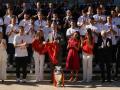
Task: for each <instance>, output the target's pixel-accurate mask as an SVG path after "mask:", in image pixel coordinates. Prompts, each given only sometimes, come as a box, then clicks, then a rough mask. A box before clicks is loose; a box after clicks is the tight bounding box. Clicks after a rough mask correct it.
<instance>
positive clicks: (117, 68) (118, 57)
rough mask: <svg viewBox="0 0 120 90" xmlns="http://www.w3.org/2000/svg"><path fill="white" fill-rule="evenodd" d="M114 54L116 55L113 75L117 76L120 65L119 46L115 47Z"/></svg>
mask: <svg viewBox="0 0 120 90" xmlns="http://www.w3.org/2000/svg"><path fill="white" fill-rule="evenodd" d="M116 56H117V57H116V67H115V70H116V71H115V77H118V73H119V66H120V46H118V47H117V53H116Z"/></svg>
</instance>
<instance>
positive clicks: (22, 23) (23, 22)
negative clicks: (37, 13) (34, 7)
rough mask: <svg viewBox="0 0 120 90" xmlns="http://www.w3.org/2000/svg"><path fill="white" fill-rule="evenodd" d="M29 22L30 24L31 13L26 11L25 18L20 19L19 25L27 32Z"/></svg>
mask: <svg viewBox="0 0 120 90" xmlns="http://www.w3.org/2000/svg"><path fill="white" fill-rule="evenodd" d="M29 24H30V14H29V13H28V12H25V13H24V19H23V20H21V21H20V23H19V26H23V27H24V29H25V32H27V31H29V28H30V27H29Z"/></svg>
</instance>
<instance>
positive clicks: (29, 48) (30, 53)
mask: <svg viewBox="0 0 120 90" xmlns="http://www.w3.org/2000/svg"><path fill="white" fill-rule="evenodd" d="M27 51H28V64H31V62H32V59H33V50H32V44H29V45H28V47H27Z"/></svg>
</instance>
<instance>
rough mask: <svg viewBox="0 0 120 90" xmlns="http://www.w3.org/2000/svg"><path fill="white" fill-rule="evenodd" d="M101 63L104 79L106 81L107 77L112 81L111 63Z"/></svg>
mask: <svg viewBox="0 0 120 90" xmlns="http://www.w3.org/2000/svg"><path fill="white" fill-rule="evenodd" d="M99 65H100V70H101V78H102V81H105V79H107V81H111V63H110V62H101V63H100V64H99ZM106 74H107V76H106Z"/></svg>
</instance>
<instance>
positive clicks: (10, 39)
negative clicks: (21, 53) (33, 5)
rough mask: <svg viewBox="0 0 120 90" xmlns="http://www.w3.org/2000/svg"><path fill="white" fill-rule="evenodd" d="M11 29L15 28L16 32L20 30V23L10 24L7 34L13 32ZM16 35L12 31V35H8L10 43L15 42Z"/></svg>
mask: <svg viewBox="0 0 120 90" xmlns="http://www.w3.org/2000/svg"><path fill="white" fill-rule="evenodd" d="M11 29H13V30H15V31H16V32H18V25H17V24H16V25H13V24H9V25H8V26H7V28H6V35H7V33H9V32H11ZM15 35H16V33H15V32H12V33H11V35H10V36H8V43H12V44H13V40H14V36H15Z"/></svg>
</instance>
